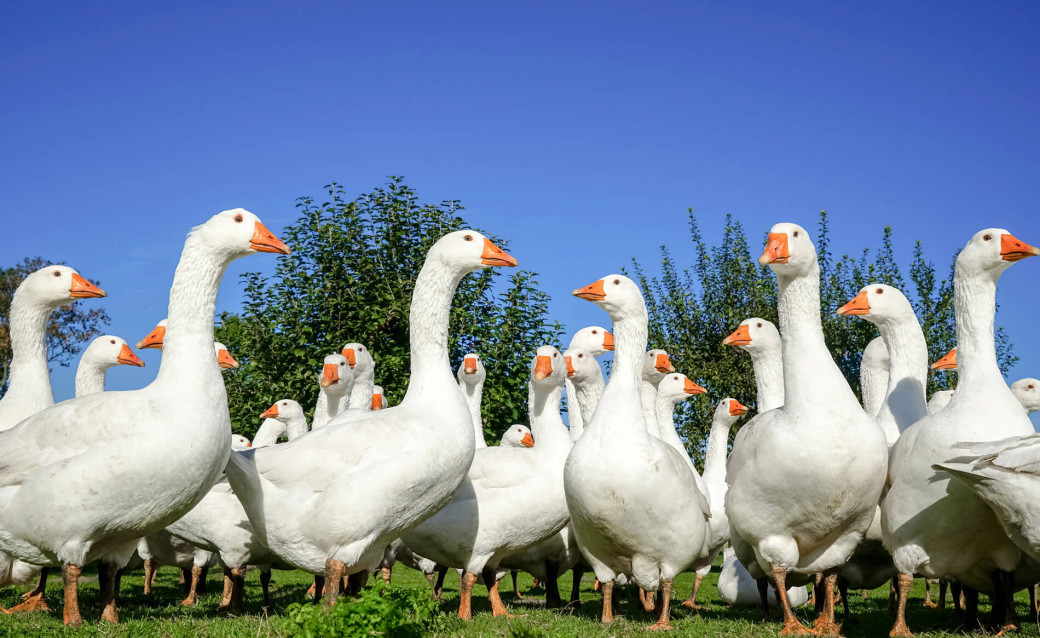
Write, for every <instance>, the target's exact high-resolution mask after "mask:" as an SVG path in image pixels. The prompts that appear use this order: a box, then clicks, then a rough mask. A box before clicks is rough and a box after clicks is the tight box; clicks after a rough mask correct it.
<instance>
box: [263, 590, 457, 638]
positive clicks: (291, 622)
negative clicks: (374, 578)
mask: <svg viewBox="0 0 1040 638" xmlns="http://www.w3.org/2000/svg"><path fill="white" fill-rule="evenodd" d="M436 613H437V603H436V602H434V601H433V600H432V599H431V598H430V592H429V590H427V589H423V588H415V589H404V588H401V587H393V586H391V587H386V588H384V589H378V588H374V589H364V590H362V592H361V596H360V598H356V599H354V598H350V597H343V598H340V599H339V600H338V601H336V604H335V605H334V606H333V607H332V609H329V610H326V609H325V608H324V607H323V606H321V605H315V604H313V603H307V604H303V605H301V604H299V603H294V604H292V605H289V607H288V608H287V609H286V610H285V615H284V616H283V617H282V618H280V619H278V620H276V621H274V624H275V629H276V631H277V632H278V633H279V634H282V635H285V636H303V637H305V638H325V637H330V638H331V637H332V636H337V637H338V636H394V637H397V636H402V637H408V636H422V635H424V634H426V633H427V632H428V631H429V630H430V629H432V628H433V625H434V623H435V621H436V616H435V614H436Z"/></svg>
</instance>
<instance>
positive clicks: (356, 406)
mask: <svg viewBox="0 0 1040 638" xmlns="http://www.w3.org/2000/svg"><path fill="white" fill-rule="evenodd" d="M341 354H342V355H343V356H344V357H346V358H347V361H348V362H349V363H350V369H351V370H352V371H353V372H354V382H353V385H351V387H350V396H349V397H347V404H346V406H347V407H346V409H349V410H351V411H352V412H353V413H355V414H356V413H357V412H368V411H369V410H371V409H372V395H373V394H374V393H375V375H376V360H375V359H373V358H372V351H371V350H369V349H368V348H366V347H365V346H363V345H361V344H360V343H348V344H347V345H345V346H343V350H342V352H341Z"/></svg>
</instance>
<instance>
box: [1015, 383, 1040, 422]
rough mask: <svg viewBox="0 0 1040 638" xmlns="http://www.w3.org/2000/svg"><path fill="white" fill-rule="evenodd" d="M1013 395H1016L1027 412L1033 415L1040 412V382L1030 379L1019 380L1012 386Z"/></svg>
mask: <svg viewBox="0 0 1040 638" xmlns="http://www.w3.org/2000/svg"><path fill="white" fill-rule="evenodd" d="M1011 393H1012V394H1014V395H1015V398H1016V399H1018V402H1019V403H1021V404H1022V407H1023V408H1025V409H1026V412H1029V413H1033V412H1036V411H1037V410H1040V380H1037V379H1032V378H1028V377H1027V378H1025V379H1019V380H1018V381H1015V382H1014V383H1012V384H1011Z"/></svg>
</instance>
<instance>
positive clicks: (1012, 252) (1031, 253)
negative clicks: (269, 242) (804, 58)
mask: <svg viewBox="0 0 1040 638" xmlns="http://www.w3.org/2000/svg"><path fill="white" fill-rule="evenodd" d="M1036 255H1040V248H1037V247H1036V246H1030V245H1029V244H1027V243H1025V242H1024V241H1022V240H1020V239H1017V238H1015V236H1014V235H1012V234H1011V233H1004V234H1003V235H1001V236H1000V258H1001V259H1003V260H1004V261H1018V260H1020V259H1025V258H1026V257H1035V256H1036ZM73 276H75V275H73Z"/></svg>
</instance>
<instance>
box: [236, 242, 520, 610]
mask: <svg viewBox="0 0 1040 638" xmlns="http://www.w3.org/2000/svg"><path fill="white" fill-rule="evenodd" d="M516 263H517V262H516V260H515V259H513V258H512V257H510V256H509V255H507V254H506V253H504V252H503V251H502V250H501V249H499V248H498V247H497V246H495V245H494V244H493V243H492V242H491V241H490V240H488V239H486V238H485V237H484V236H483V235H481V234H480V233H477V232H476V231H470V230H462V231H455V232H452V233H448V234H447V235H445V236H444V237H442V238H440V239H439V240H438V241H437V242H436V243H435V244H434V245H433V246H432V247H431V248H430V251H429V253H428V254H427V256H426V262H425V264H424V265H423V268H422V270H421V271H420V273H419V276H418V278H417V279H416V282H415V288H414V291H413V293H412V304H411V314H410V328H411V333H410V341H411V375H410V378H409V383H408V391H407V393H406V394H405V397H404V399H403V400H402V402H401V403H400V404H399V405H396V406H394V407H391V408H387V409H385V410H378V411H375V412H372V411H369V412H365V413H364V414H363V415H361V416H360V417H353V418H351V417H349V416H347V415H340V416H338V417H336V418H335V419H333V420H332V421H331V422H330V423H329V424H327V425H326V426H325V427H323V428H321V429H319V430H316V431H312V432H311V433H310V434H308V435H307V436H303V437H300V438H299V439H297V440H295V441H292V442H290V443H287V444H285V445H277V446H273V447H268V448H261V449H258V450H247V451H245V452H233V453H232V454H231V459H230V463H229V464H228V469H227V473H228V479H229V481H230V483H231V486H232V488H233V489H234V490H235V493H236V494H237V495H238V497H239V498H240V499H241V501H242V504H243V506H244V508H245V510H246V513H247V514H248V516H249V520H250V522H251V523H252V525H253V528H254V529H255V530H256V532H257V534H258V535H259V537H260V538H261V540H262V542H263V543H264V545H266V546H267V547H269V548H270V549H271V550H272V551H273V552H274V553H275V554H276V555H277V556H278V557H279V558H281V560H283V561H284V562H285V563H287V564H289V565H292V566H294V567H296V568H298V569H302V570H304V571H306V572H308V573H311V574H324V585H325V589H326V591H325V592H324V594H325V599H326V601H327V602H329V603H331V602H334V601H335V599H336V598H337V597H338V595H339V585H340V581H341V579H342V577H343V576H344V575H345V574H353V573H357V572H361V571H367V570H372V569H375V568H376V567H377V566H378V565H379V561H380V560H381V558H382V556H383V550H384V549H385V548H386V547H387V545H389V544H390V542H391V541H393V540H394V539H396V538H400V537H401V536H403V535H404V533H405V532H407V531H408V530H409V529H411V528H412V527H414V526H415V525H417V524H419V523H420V522H422V521H423V520H425V519H426V518H428V517H430V516H432V515H433V514H434V513H436V512H437V511H438V510H440V509H441V508H443V507H444V506H445V505H447V504H448V503H449V502H450V501H451V500H452V498H453V497H454V496H455V494H456V492H457V491H458V489H459V487H460V486H461V485H462V484H463V482H464V481H465V479H466V474H467V472H468V471H469V468H470V465H471V464H472V462H473V452H474V449H475V445H474V437H473V425H472V423H471V422H470V417H469V410H468V408H467V406H466V402H465V399H464V398H463V396H462V393H460V392H459V390H458V385H457V382H456V380H455V377H454V375H453V374H452V371H451V368H450V364H449V360H448V334H447V333H448V317H449V313H450V310H451V301H452V298H453V297H454V295H455V289H456V287H457V286H458V284H459V281H460V280H461V279H462V277H464V276H465V275H467V274H468V273H470V272H473V271H475V270H477V269H479V268H482V267H489V266H515V265H516Z"/></svg>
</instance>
